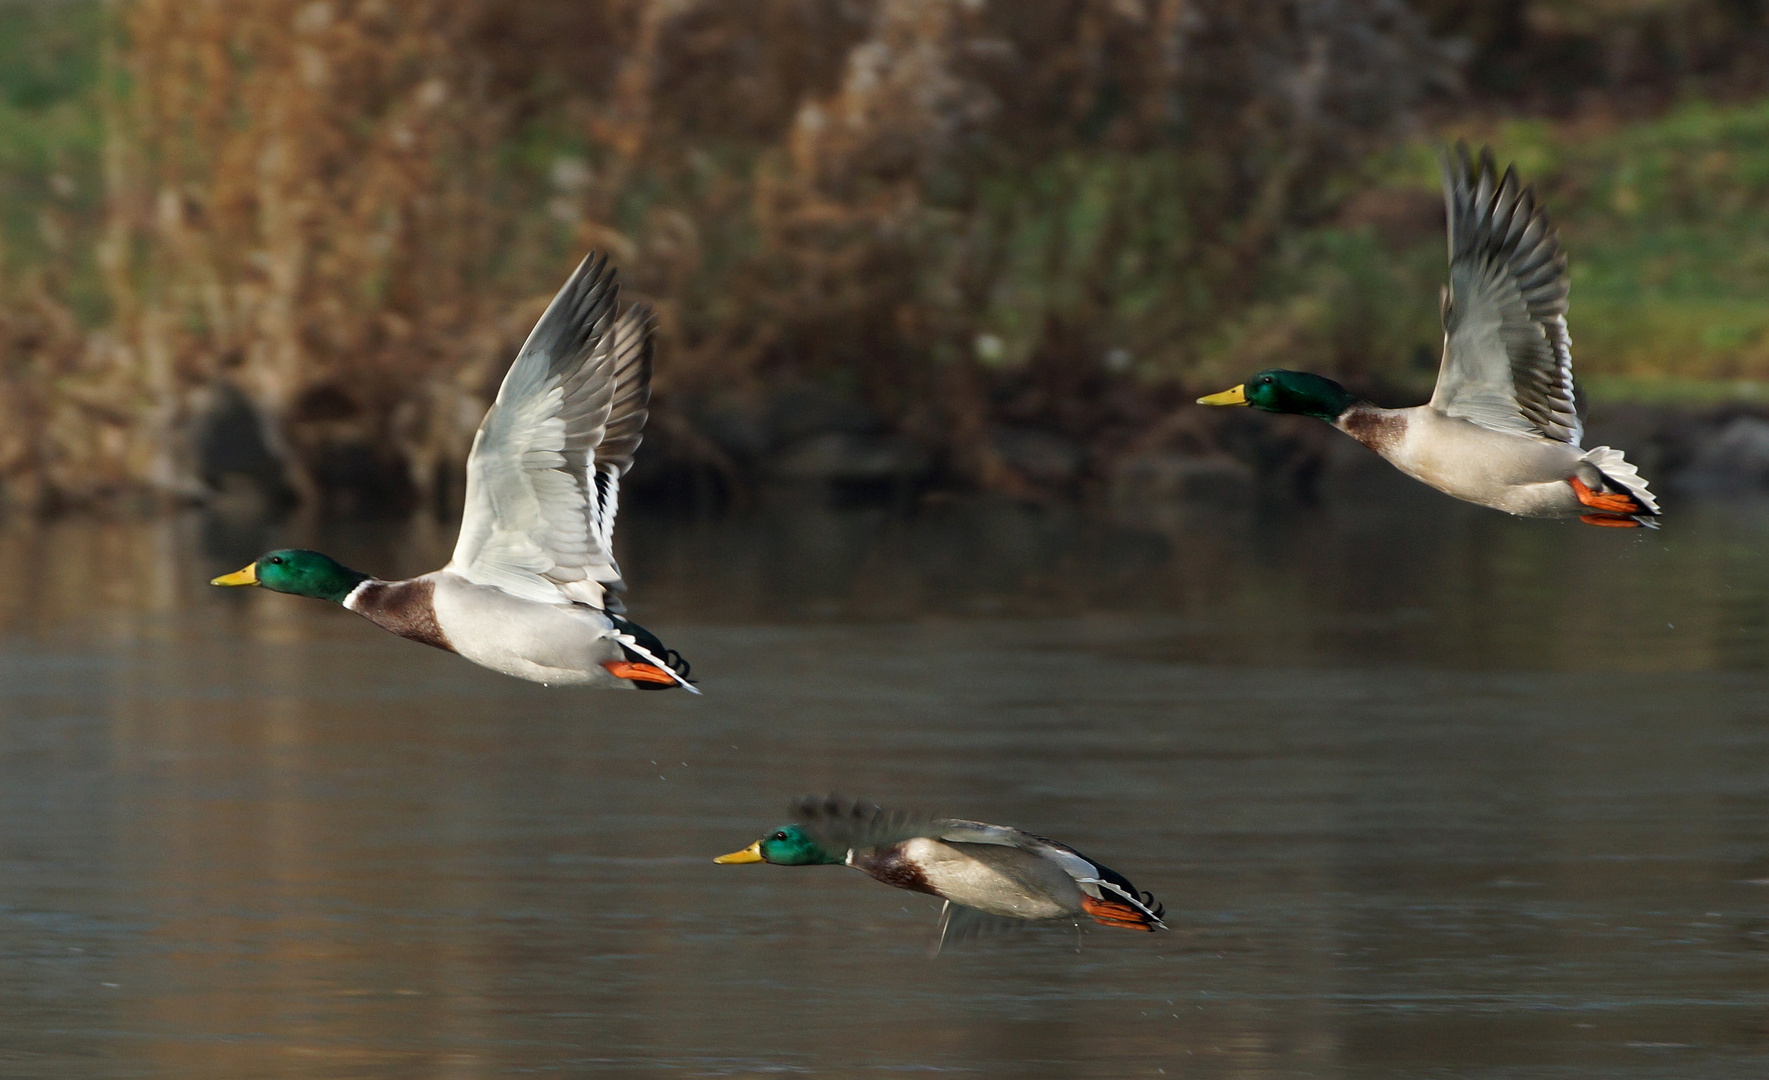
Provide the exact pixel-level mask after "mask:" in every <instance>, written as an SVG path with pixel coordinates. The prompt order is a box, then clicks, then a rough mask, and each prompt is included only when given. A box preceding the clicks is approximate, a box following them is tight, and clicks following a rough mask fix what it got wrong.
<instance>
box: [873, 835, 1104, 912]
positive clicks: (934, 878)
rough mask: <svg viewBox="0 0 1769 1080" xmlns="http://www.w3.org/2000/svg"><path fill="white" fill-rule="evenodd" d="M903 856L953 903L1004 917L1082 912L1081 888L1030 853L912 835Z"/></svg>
mask: <svg viewBox="0 0 1769 1080" xmlns="http://www.w3.org/2000/svg"><path fill="white" fill-rule="evenodd" d="M903 855H904V857H905V858H907V859H909V860H910V861H912V862H914V863H915V864H916V865H917V866H919V867H920V868H921V871H922V874H923V875H924V876H925V877H926V878H927V883H928V885H929V886H930V887H931V888H932V889H933V890H934V891H935V893H936V894H937V895H939V896H942V897H945V898H946V899H947V900H949V901H951V902H952V903H954V904H962V905H964V906H965V907H969V908H975V909H976V910H978V911H981V912H984V913H985V914H989V915H999V916H1001V917H1003V918H1009V919H1063V918H1073V917H1075V916H1078V915H1080V914H1081V887H1080V886H1079V885H1077V884H1076V882H1075V879H1074V878H1073V877H1071V876H1069V874H1068V873H1066V872H1064V870H1063V868H1062V867H1060V866H1058V865H1057V864H1056V863H1054V862H1051V861H1050V860H1049V859H1046V858H1042V857H1040V856H1038V855H1036V854H1034V853H1033V852H1030V851H1026V850H1023V849H1020V848H1010V847H1000V846H996V845H992V844H951V843H945V842H942V841H939V840H933V839H929V838H927V837H917V838H915V839H913V840H908V841H905V842H904V844H903Z"/></svg>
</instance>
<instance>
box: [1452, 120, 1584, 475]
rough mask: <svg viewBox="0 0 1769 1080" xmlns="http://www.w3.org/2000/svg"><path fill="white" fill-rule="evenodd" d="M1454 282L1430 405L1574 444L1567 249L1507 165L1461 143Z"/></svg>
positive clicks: (1455, 166)
mask: <svg viewBox="0 0 1769 1080" xmlns="http://www.w3.org/2000/svg"><path fill="white" fill-rule="evenodd" d="M1443 171H1444V204H1445V206H1446V207H1447V209H1448V211H1449V241H1450V286H1449V291H1448V293H1447V295H1446V297H1445V301H1444V313H1443V315H1444V318H1443V324H1444V350H1443V367H1442V368H1441V369H1440V370H1439V372H1438V375H1437V390H1436V392H1435V393H1433V394H1432V396H1431V405H1432V407H1433V408H1436V409H1438V410H1440V411H1442V412H1444V413H1446V414H1448V415H1450V416H1458V417H1461V418H1462V419H1464V420H1468V421H1471V422H1473V423H1476V424H1479V425H1480V426H1482V427H1485V428H1491V429H1493V430H1494V431H1510V432H1517V433H1519V434H1526V435H1540V436H1544V437H1546V438H1550V439H1555V440H1558V441H1560V442H1565V443H1571V444H1572V445H1574V446H1577V445H1578V444H1579V439H1580V438H1581V437H1582V435H1583V430H1582V426H1581V424H1580V423H1579V418H1578V413H1577V412H1576V411H1575V409H1574V405H1573V385H1572V339H1571V338H1570V337H1568V336H1567V332H1566V295H1567V279H1566V256H1565V255H1564V254H1562V253H1561V251H1560V240H1559V238H1558V237H1557V236H1556V235H1555V232H1554V228H1553V226H1552V225H1551V224H1550V223H1549V221H1548V215H1547V213H1546V211H1544V210H1543V209H1542V208H1541V207H1540V206H1538V205H1537V204H1536V200H1535V195H1534V193H1532V192H1531V191H1530V190H1529V189H1528V188H1522V187H1520V186H1519V184H1518V182H1517V175H1516V173H1515V172H1514V171H1513V170H1511V169H1506V170H1505V175H1504V177H1503V178H1498V177H1497V175H1496V173H1497V170H1496V169H1495V167H1494V165H1493V158H1492V154H1491V153H1490V152H1489V151H1486V150H1482V151H1481V153H1480V158H1479V160H1478V161H1475V160H1471V159H1470V158H1469V156H1468V151H1467V148H1466V147H1463V146H1457V147H1456V152H1455V156H1454V158H1453V159H1452V158H1450V157H1448V156H1446V157H1445V159H1444V162H1443Z"/></svg>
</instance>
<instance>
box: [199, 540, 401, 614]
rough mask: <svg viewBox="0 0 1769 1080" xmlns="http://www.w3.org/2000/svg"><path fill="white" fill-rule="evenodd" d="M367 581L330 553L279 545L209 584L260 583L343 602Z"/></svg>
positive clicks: (268, 586) (366, 577)
mask: <svg viewBox="0 0 1769 1080" xmlns="http://www.w3.org/2000/svg"><path fill="white" fill-rule="evenodd" d="M367 580H368V575H367V574H363V573H358V572H357V571H355V570H352V569H350V568H349V567H348V566H344V565H342V564H341V563H339V562H338V560H336V559H334V558H332V557H331V556H330V555H321V554H320V553H319V552H317V551H303V550H302V549H300V548H283V549H282V550H281V551H272V552H267V553H266V554H263V555H260V556H258V561H257V562H255V563H252V564H251V565H250V566H247V567H246V568H244V569H242V570H235V571H234V572H233V573H231V574H223V575H221V576H220V577H218V578H216V579H215V580H213V581H211V582H209V584H211V585H262V586H263V587H264V588H266V589H269V590H271V591H272V592H282V593H290V594H292V595H294V596H311V597H313V598H314V599H315V600H331V601H333V602H335V603H343V602H344V598H345V597H346V596H349V595H350V590H351V589H354V588H356V587H357V586H358V585H360V584H362V583H363V582H364V581H367Z"/></svg>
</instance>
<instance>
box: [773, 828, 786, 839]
mask: <svg viewBox="0 0 1769 1080" xmlns="http://www.w3.org/2000/svg"><path fill="white" fill-rule="evenodd" d="M774 839H776V840H784V839H786V830H785V829H781V830H780V831H779V832H777V833H775V834H774Z"/></svg>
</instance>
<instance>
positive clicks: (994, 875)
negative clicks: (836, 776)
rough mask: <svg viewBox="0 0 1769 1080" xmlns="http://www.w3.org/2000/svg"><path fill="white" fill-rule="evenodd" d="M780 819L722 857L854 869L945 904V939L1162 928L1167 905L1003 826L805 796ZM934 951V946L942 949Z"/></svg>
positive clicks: (1069, 852)
mask: <svg viewBox="0 0 1769 1080" xmlns="http://www.w3.org/2000/svg"><path fill="white" fill-rule="evenodd" d="M792 817H793V821H792V823H791V824H787V825H782V826H780V827H779V828H777V829H775V830H774V831H773V832H771V833H769V834H768V835H766V836H764V837H762V838H761V839H760V840H757V841H756V842H755V843H753V844H751V845H749V846H748V847H746V848H744V849H743V850H742V851H733V852H732V853H731V854H729V855H721V856H719V857H718V858H716V859H714V860H713V861H714V862H717V863H758V862H767V863H773V864H775V865H776V866H851V867H853V868H854V869H856V870H859V871H861V872H862V873H865V874H867V875H869V876H871V877H872V878H875V879H876V880H878V881H882V882H884V883H885V884H886V885H891V886H895V887H896V888H899V889H908V890H909V891H911V892H920V893H928V894H930V895H932V896H937V897H939V898H940V899H941V900H944V901H945V905H944V906H943V907H942V908H941V909H940V934H939V943H940V944H944V943H946V942H947V941H948V940H950V939H952V938H954V937H957V936H962V935H964V934H966V933H969V932H973V931H974V930H975V929H976V928H977V927H978V926H979V925H981V924H983V923H985V922H986V921H988V920H989V919H1006V920H1015V921H1022V922H1029V921H1044V920H1054V919H1079V918H1080V917H1081V916H1083V915H1086V916H1087V917H1088V918H1090V919H1092V920H1093V921H1094V922H1097V923H1101V924H1103V925H1105V926H1119V927H1124V928H1125V929H1129V930H1148V931H1153V930H1156V929H1165V927H1166V924H1165V923H1163V922H1162V921H1161V916H1162V914H1163V912H1164V908H1163V907H1162V905H1160V904H1158V903H1156V902H1155V898H1154V897H1153V896H1151V895H1150V894H1148V893H1139V892H1137V889H1136V886H1135V885H1132V884H1131V883H1130V881H1129V879H1127V878H1125V877H1124V875H1122V874H1120V873H1118V872H1117V871H1115V870H1113V869H1111V868H1110V867H1107V866H1105V865H1103V864H1101V863H1098V862H1095V861H1094V860H1092V859H1090V858H1088V857H1087V856H1085V855H1083V854H1081V853H1080V852H1079V851H1076V850H1075V849H1074V848H1072V847H1069V846H1068V845H1067V844H1059V843H1057V842H1056V841H1055V840H1046V839H1045V838H1044V837H1042V836H1033V835H1032V834H1031V833H1028V832H1021V831H1020V830H1019V829H1014V828H1010V827H1008V826H1006V825H987V824H984V823H983V822H981V821H965V820H963V819H960V818H930V817H924V816H920V815H916V814H910V813H905V812H902V811H890V810H884V809H882V808H880V807H878V806H875V805H873V804H871V803H867V802H853V803H849V802H846V801H845V800H842V799H840V798H838V797H836V796H833V795H832V796H829V797H828V798H804V799H800V800H798V801H797V802H795V803H793V805H792ZM936 951H938V946H936Z"/></svg>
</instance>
